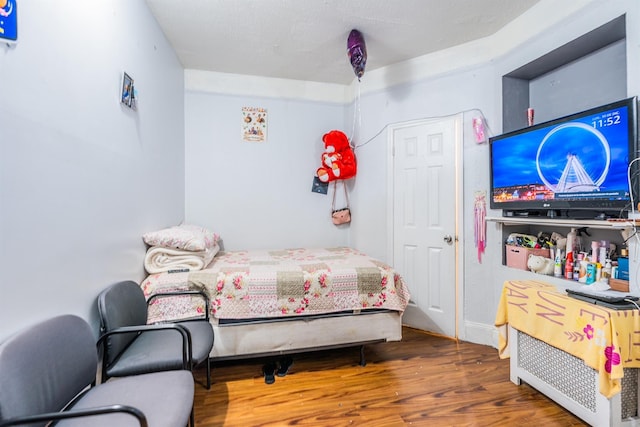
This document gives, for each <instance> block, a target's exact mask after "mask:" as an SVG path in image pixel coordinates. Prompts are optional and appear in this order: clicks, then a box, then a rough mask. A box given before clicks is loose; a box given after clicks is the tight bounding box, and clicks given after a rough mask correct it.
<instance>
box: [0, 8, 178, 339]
mask: <svg viewBox="0 0 640 427" xmlns="http://www.w3.org/2000/svg"><path fill="white" fill-rule="evenodd" d="M19 6H20V7H19V21H18V22H19V27H18V32H19V34H18V37H19V41H18V43H17V44H16V45H14V46H11V47H7V46H6V45H4V44H3V45H1V46H0V94H1V95H0V340H2V338H4V337H5V336H7V335H8V334H10V333H13V332H14V331H16V330H17V329H19V328H21V327H23V326H25V325H28V324H31V323H33V322H36V321H38V320H40V319H43V318H46V317H49V316H52V315H56V314H61V313H75V314H78V315H80V316H82V317H84V318H86V319H88V320H90V321H91V322H95V317H94V315H93V309H94V304H95V298H96V295H97V294H98V293H99V291H100V290H101V289H102V288H104V287H105V286H107V285H109V284H111V283H114V282H116V281H120V280H126V279H133V280H141V279H142V278H143V273H144V270H143V259H144V250H145V247H144V245H143V242H142V240H141V235H142V233H144V232H145V231H149V230H153V229H156V228H159V227H163V226H166V225H173V224H176V223H178V222H180V221H182V219H183V217H184V121H183V111H184V107H183V103H184V101H183V100H184V80H183V69H182V67H181V65H180V63H179V61H178V60H177V58H176V56H175V54H174V52H173V50H172V49H171V48H170V46H169V45H168V43H167V41H166V39H165V38H164V35H163V34H162V32H161V31H160V29H159V28H158V26H157V24H156V22H155V20H154V19H153V17H152V16H151V14H150V12H149V11H148V9H147V6H146V4H145V3H144V2H143V0H135V1H130V0H115V1H107V0H100V1H91V2H81V1H74V0H63V1H55V2H49V1H23V2H20V4H19ZM123 71H126V72H128V73H129V74H130V75H131V76H132V77H133V78H134V79H135V84H136V88H137V89H138V92H139V99H140V102H139V109H138V111H137V112H133V111H130V110H127V109H126V108H123V107H122V106H121V105H120V103H119V92H120V85H121V76H122V72H123Z"/></svg>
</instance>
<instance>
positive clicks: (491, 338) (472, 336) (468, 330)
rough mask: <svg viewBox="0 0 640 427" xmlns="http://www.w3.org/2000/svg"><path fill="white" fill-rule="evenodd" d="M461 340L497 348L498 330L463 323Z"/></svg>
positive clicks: (492, 326)
mask: <svg viewBox="0 0 640 427" xmlns="http://www.w3.org/2000/svg"><path fill="white" fill-rule="evenodd" d="M461 339H462V340H464V341H468V342H472V343H474V344H482V345H488V346H491V347H493V348H496V349H497V348H498V330H497V329H496V327H495V326H494V325H487V324H485V323H477V322H469V321H465V322H464V335H463V336H462V337H461Z"/></svg>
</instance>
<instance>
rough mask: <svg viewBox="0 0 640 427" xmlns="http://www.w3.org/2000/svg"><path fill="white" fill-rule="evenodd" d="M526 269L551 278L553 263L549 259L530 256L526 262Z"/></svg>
mask: <svg viewBox="0 0 640 427" xmlns="http://www.w3.org/2000/svg"><path fill="white" fill-rule="evenodd" d="M527 267H528V268H529V270H531V271H533V272H534V273H538V274H545V275H547V276H551V275H553V267H554V261H553V260H552V259H551V258H545V257H543V256H540V255H533V254H531V255H529V259H528V260H527Z"/></svg>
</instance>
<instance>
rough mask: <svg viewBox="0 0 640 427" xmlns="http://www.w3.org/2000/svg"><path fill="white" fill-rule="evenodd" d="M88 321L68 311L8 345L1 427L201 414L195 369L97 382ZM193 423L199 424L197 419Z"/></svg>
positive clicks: (0, 394)
mask: <svg viewBox="0 0 640 427" xmlns="http://www.w3.org/2000/svg"><path fill="white" fill-rule="evenodd" d="M97 369H98V353H97V351H96V347H95V339H94V336H93V333H92V332H91V328H90V327H89V325H88V324H87V322H86V321H84V320H83V319H81V318H80V317H77V316H73V315H63V316H58V317H54V318H52V319H49V320H46V321H43V322H40V323H38V324H36V325H34V326H32V327H30V328H27V329H26V330H24V331H23V332H21V333H19V334H17V335H14V336H13V337H10V338H9V339H7V340H6V341H5V342H3V343H2V344H0V378H2V381H0V427H9V426H17V425H29V426H45V425H48V424H47V423H48V422H49V421H55V420H59V421H58V423H57V424H56V425H57V426H59V427H74V426H75V427H80V426H83V427H113V426H118V427H134V426H135V427H147V426H149V427H176V426H186V425H188V424H189V421H190V420H191V421H192V420H193V396H194V391H193V386H194V382H193V375H192V374H191V372H189V371H188V370H174V371H164V372H157V373H150V374H144V375H136V376H131V377H126V378H121V379H118V380H117V381H108V382H106V383H104V384H99V385H94V384H95V380H96V372H97ZM192 425H193V424H192Z"/></svg>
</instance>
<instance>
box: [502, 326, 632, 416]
mask: <svg viewBox="0 0 640 427" xmlns="http://www.w3.org/2000/svg"><path fill="white" fill-rule="evenodd" d="M509 332H510V333H509V343H510V344H509V346H510V350H511V362H510V364H511V380H512V381H513V382H514V383H516V384H519V383H520V380H522V381H525V382H526V383H528V384H529V385H531V386H532V387H534V388H536V389H537V390H539V391H540V392H542V393H543V394H545V395H547V396H548V397H549V398H551V399H553V400H555V401H556V402H557V403H558V404H560V405H561V406H563V407H564V408H566V409H567V410H569V411H571V412H573V413H574V414H575V415H576V416H578V417H580V418H582V419H583V420H584V421H586V422H587V423H589V424H591V425H594V426H640V418H638V369H626V368H625V369H624V378H623V379H622V391H621V392H620V393H619V394H617V395H615V396H613V397H612V398H611V399H607V398H605V397H604V396H603V395H601V394H600V392H599V391H598V373H597V372H596V370H594V369H592V368H590V367H589V366H587V365H586V364H585V363H584V361H583V360H582V359H580V358H577V357H575V356H573V355H571V354H569V353H566V352H564V351H562V350H559V349H557V348H555V347H553V346H551V345H549V344H547V343H545V342H544V341H541V340H538V339H536V338H534V337H532V336H530V335H527V334H525V333H523V332H520V331H517V330H515V329H513V328H510V331H509Z"/></svg>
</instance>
